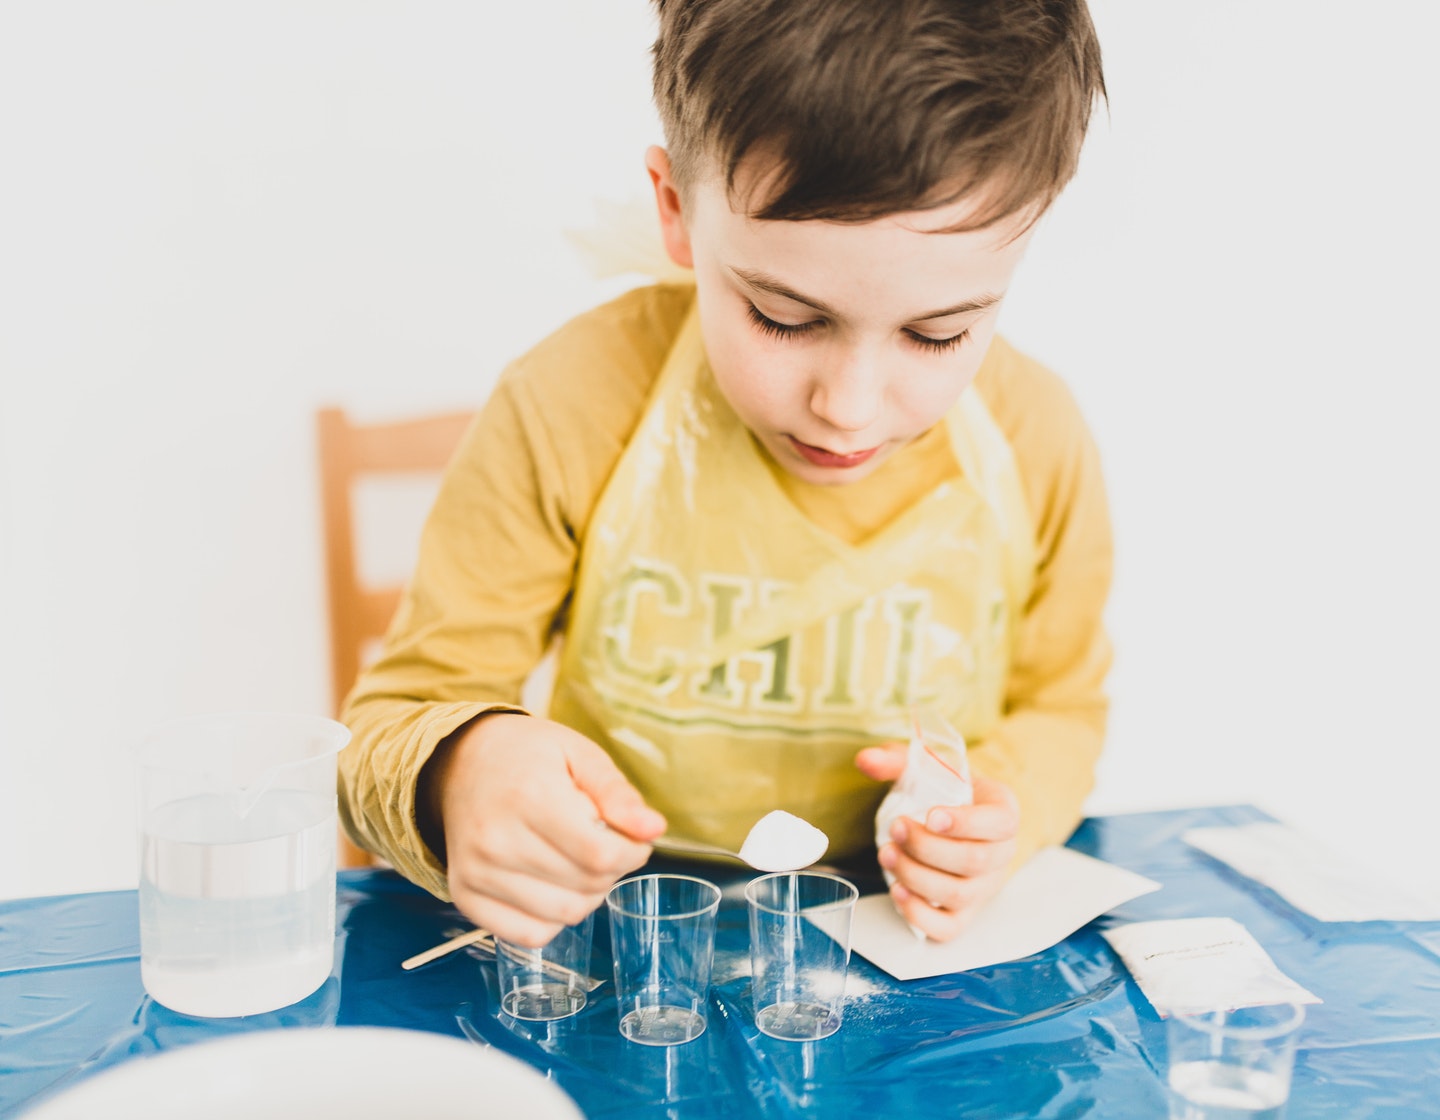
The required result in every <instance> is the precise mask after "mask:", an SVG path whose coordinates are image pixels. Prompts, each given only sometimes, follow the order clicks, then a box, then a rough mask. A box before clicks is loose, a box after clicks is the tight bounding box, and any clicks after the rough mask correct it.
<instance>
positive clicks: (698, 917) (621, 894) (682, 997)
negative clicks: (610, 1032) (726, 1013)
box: [605, 875, 720, 1046]
mask: <svg viewBox="0 0 1440 1120" xmlns="http://www.w3.org/2000/svg"><path fill="white" fill-rule="evenodd" d="M605 905H606V908H607V909H608V910H609V913H610V948H611V952H612V954H613V956H614V959H615V998H616V1002H617V1004H618V1007H619V1012H620V1033H621V1034H622V1035H624V1036H625V1037H626V1038H628V1039H629V1040H630V1041H631V1042H638V1043H641V1044H642V1045H645V1046H674V1045H677V1044H679V1043H682V1042H689V1041H690V1040H691V1039H694V1038H699V1037H700V1035H702V1034H703V1033H704V1032H705V1020H706V1007H707V1005H708V1003H709V998H710V968H711V964H712V963H713V961H714V957H715V915H716V913H717V911H718V910H719V907H720V888H719V887H717V886H716V885H715V884H714V883H709V882H706V881H705V880H704V879H696V878H693V877H691V876H689V875H640V876H636V877H635V878H631V879H624V880H622V881H620V882H619V883H616V884H615V886H614V887H612V888H611V889H610V894H609V895H608V896H607V897H606V899H605Z"/></svg>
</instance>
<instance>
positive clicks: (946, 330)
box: [647, 148, 1031, 485]
mask: <svg viewBox="0 0 1440 1120" xmlns="http://www.w3.org/2000/svg"><path fill="white" fill-rule="evenodd" d="M647 164H648V166H649V169H650V174H651V178H652V179H653V180H654V182H655V187H656V194H657V198H658V200H659V205H660V218H661V226H662V230H663V232H664V235H665V242H666V248H667V249H668V250H669V252H670V256H671V257H672V258H673V259H674V260H675V261H676V263H677V264H681V265H684V266H687V267H692V268H694V270H695V283H696V289H697V296H698V299H699V307H700V322H701V330H702V332H703V334H704V338H705V348H706V352H707V354H708V356H709V359H710V365H711V368H712V369H713V371H714V374H715V380H716V382H717V384H718V385H719V387H720V391H721V392H722V393H724V395H725V398H726V400H728V401H729V402H730V405H731V407H732V408H734V409H735V412H736V414H737V415H738V416H739V417H740V419H741V420H742V421H743V422H744V424H745V425H746V427H748V428H749V429H750V431H751V432H752V433H753V434H754V435H755V437H756V439H758V440H759V441H760V442H761V443H762V444H763V445H764V447H765V449H766V450H767V451H768V452H769V453H770V454H771V455H772V456H773V457H774V458H775V460H776V461H777V462H778V463H779V464H780V465H781V466H782V467H784V469H785V470H787V471H788V472H790V473H791V474H792V475H794V476H796V477H797V478H800V479H803V480H805V481H807V482H813V483H819V484H821V485H840V484H844V483H848V482H854V481H857V480H858V479H861V478H864V477H865V476H866V475H867V474H869V473H870V472H872V471H874V470H875V469H876V468H877V467H878V466H879V465H880V464H881V463H883V462H884V461H885V460H886V459H887V458H888V457H889V456H891V455H893V454H894V453H895V452H896V451H898V450H899V449H900V448H901V447H903V446H904V445H905V444H906V443H908V442H909V441H910V440H912V439H914V438H915V437H916V436H918V435H920V434H921V433H922V432H924V431H925V430H927V429H928V428H930V427H931V426H932V425H933V424H935V423H936V422H937V421H938V420H940V419H941V417H943V416H944V415H945V413H946V412H947V411H949V409H950V407H951V406H952V405H953V404H954V403H955V401H956V400H957V399H958V398H959V396H960V394H961V393H962V392H964V390H965V389H966V387H967V386H968V385H969V384H970V382H971V381H972V380H973V379H974V377H975V373H976V371H977V370H978V369H979V367H980V362H981V359H982V358H983V357H984V356H985V351H986V349H987V348H988V346H989V345H990V339H991V337H992V336H993V335H994V332H995V319H996V315H997V313H998V312H999V307H1000V302H1001V300H1002V299H1003V298H1004V295H1005V292H1006V291H1007V290H1008V288H1009V286H1010V280H1011V277H1012V275H1013V274H1014V272H1015V268H1016V266H1017V265H1018V264H1019V263H1020V258H1021V257H1022V256H1023V255H1024V252H1025V248H1026V246H1027V245H1028V244H1029V240H1030V232H1031V231H1030V229H1029V228H1024V227H1025V226H1026V218H1025V217H1024V216H1020V217H1016V218H1014V219H1011V220H1009V221H1007V222H1003V223H1000V224H999V225H997V226H995V227H993V228H991V229H987V230H982V231H979V232H975V233H932V232H929V231H931V230H937V229H944V228H946V227H949V226H952V225H955V224H957V223H958V222H959V221H961V220H962V219H963V217H964V216H965V215H966V213H967V212H968V211H969V209H970V208H971V207H972V206H973V205H974V204H973V203H970V202H966V201H961V202H959V203H955V204H952V205H949V206H945V207H941V208H938V209H935V210H926V211H917V212H914V213H907V214H897V215H893V216H888V217H884V218H879V219H876V220H875V221H870V222H863V223H840V222H823V221H804V222H762V221H755V220H753V219H751V218H748V217H746V216H745V215H744V214H743V213H737V212H736V211H735V210H733V209H732V208H731V206H730V202H729V200H728V198H727V196H726V191H725V188H724V184H723V182H721V181H719V180H718V179H714V178H709V179H706V180H704V181H702V182H699V183H697V184H695V185H694V186H692V187H691V188H690V189H689V190H688V192H687V194H686V197H685V201H684V202H683V203H682V201H681V196H680V193H679V191H678V190H677V189H676V187H675V185H674V183H673V181H672V180H671V179H670V173H669V161H668V159H667V158H666V156H665V153H664V152H663V151H662V150H661V149H658V148H653V149H651V151H650V153H649V154H648V156H647ZM740 186H741V187H742V188H743V187H744V186H745V184H744V182H742V183H741V184H740ZM739 193H740V195H741V197H744V191H743V189H742V190H741V191H740V192H739ZM1017 234H1018V235H1017Z"/></svg>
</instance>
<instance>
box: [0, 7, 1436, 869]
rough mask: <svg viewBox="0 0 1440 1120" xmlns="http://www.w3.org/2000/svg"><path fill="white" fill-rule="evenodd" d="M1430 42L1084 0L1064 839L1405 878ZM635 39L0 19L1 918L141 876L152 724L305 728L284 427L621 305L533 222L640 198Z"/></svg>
mask: <svg viewBox="0 0 1440 1120" xmlns="http://www.w3.org/2000/svg"><path fill="white" fill-rule="evenodd" d="M1434 11H1435V9H1434V8H1433V7H1432V6H1431V5H1429V4H1426V3H1422V2H1418V0H1415V2H1409V3H1402V2H1400V0H1386V2H1381V3H1378V4H1376V5H1372V6H1370V7H1369V8H1367V9H1366V12H1365V14H1364V16H1363V22H1361V17H1360V16H1357V15H1355V14H1354V13H1355V9H1354V8H1353V7H1351V6H1349V5H1338V4H1317V3H1314V2H1313V0H1312V2H1305V0H1267V2H1264V3H1255V2H1254V0H1243V2H1242V0H1229V2H1226V3H1212V4H1208V5H1199V6H1196V5H1180V4H1173V3H1156V2H1155V0H1096V3H1095V4H1094V13H1095V17H1096V21H1097V23H1098V25H1099V27H1100V31H1101V36H1102V41H1103V44H1104V47H1105V51H1106V62H1107V73H1108V77H1109V82H1110V92H1111V102H1112V104H1111V109H1110V112H1109V115H1108V117H1106V116H1105V115H1103V114H1102V116H1101V117H1100V118H1099V120H1098V121H1097V125H1096V129H1095V134H1094V138H1093V142H1092V143H1091V145H1090V147H1089V149H1088V152H1087V156H1086V160H1085V165H1084V167H1083V169H1082V173H1081V176H1080V178H1079V179H1078V180H1077V182H1076V183H1075V184H1074V186H1073V187H1072V189H1071V190H1070V192H1069V193H1068V194H1067V195H1066V196H1065V198H1064V199H1063V200H1062V201H1061V203H1060V204H1059V205H1058V206H1057V208H1056V210H1055V211H1054V212H1053V214H1052V215H1051V216H1050V217H1049V219H1048V220H1047V222H1046V227H1045V229H1044V230H1043V231H1042V233H1041V236H1040V238H1039V239H1038V240H1037V242H1036V244H1035V247H1034V249H1033V250H1032V255H1031V258H1030V260H1029V261H1028V262H1027V265H1026V267H1025V271H1024V274H1023V276H1022V278H1021V281H1020V283H1019V285H1018V286H1017V289H1016V290H1015V291H1014V293H1013V295H1012V299H1011V301H1010V305H1009V307H1008V309H1007V312H1006V315H1007V323H1006V329H1007V330H1008V333H1009V334H1010V335H1011V337H1012V338H1013V339H1015V340H1016V341H1017V342H1018V343H1020V344H1021V345H1022V346H1023V347H1025V348H1027V349H1029V350H1031V351H1032V352H1033V353H1035V354H1037V355H1038V356H1040V357H1042V358H1043V359H1045V360H1046V361H1048V362H1050V363H1051V364H1052V365H1054V366H1055V367H1056V368H1058V369H1059V370H1060V371H1061V372H1062V373H1064V374H1065V375H1066V376H1067V377H1068V378H1069V379H1070V380H1071V382H1072V384H1073V385H1074V386H1075V389H1076V392H1077V393H1078V395H1079V397H1080V399H1081V401H1082V404H1083V405H1084V407H1085V409H1086V411H1087V414H1088V416H1089V417H1090V420H1091V422H1092V424H1093V426H1094V428H1095V430H1096V432H1097V434H1098V436H1099V438H1100V441H1101V444H1102V448H1103V450H1104V453H1105V459H1106V464H1107V469H1108V473H1109V478H1110V484H1111V488H1112V499H1113V505H1114V513H1115V520H1116V528H1117V539H1118V544H1119V547H1120V561H1119V573H1118V586H1117V590H1116V593H1115V598H1114V603H1113V609H1112V613H1111V619H1112V623H1113V629H1114V632H1115V636H1116V640H1117V643H1118V645H1119V649H1120V656H1119V661H1118V663H1117V667H1116V671H1115V676H1114V689H1113V691H1114V696H1115V701H1116V705H1115V715H1114V723H1113V735H1112V739H1111V745H1110V748H1109V754H1108V757H1107V758H1106V760H1105V763H1104V767H1103V770H1102V775H1101V783H1100V788H1099V790H1098V791H1097V793H1096V795H1095V797H1094V800H1093V803H1092V804H1093V808H1094V809H1095V810H1097V811H1114V810H1124V809H1131V808H1141V807H1153V806H1165V805H1175V804H1193V803H1197V802H1221V801H1223V802H1233V801H1258V802H1261V803H1263V804H1265V805H1267V806H1268V807H1270V808H1272V809H1273V810H1275V811H1277V812H1280V813H1281V814H1283V815H1285V816H1287V817H1290V818H1291V819H1294V820H1296V821H1297V822H1299V823H1302V824H1305V825H1307V826H1310V827H1313V828H1316V829H1320V830H1324V831H1326V832H1328V833H1330V834H1332V835H1336V836H1339V837H1341V838H1343V840H1344V841H1345V842H1346V844H1347V845H1353V846H1355V847H1357V848H1359V849H1360V850H1362V851H1375V852H1379V853H1381V854H1382V858H1391V859H1395V860H1397V861H1399V863H1400V864H1401V866H1402V867H1406V868H1409V869H1410V870H1412V871H1413V872H1415V873H1416V874H1420V875H1423V876H1426V877H1428V879H1429V880H1430V881H1431V882H1432V883H1440V877H1437V873H1436V872H1435V870H1434V868H1433V866H1432V863H1433V860H1432V857H1433V855H1434V853H1435V847H1436V845H1435V839H1434V837H1435V833H1434V831H1433V829H1432V828H1431V827H1430V825H1429V824H1428V820H1426V819H1425V818H1429V817H1430V816H1431V815H1432V813H1433V810H1432V805H1433V802H1434V800H1435V796H1436V787H1437V784H1440V783H1437V778H1440V765H1437V763H1436V761H1435V758H1436V749H1437V747H1440V733H1437V731H1436V722H1435V704H1434V701H1433V699H1432V698H1433V697H1434V696H1435V694H1436V688H1435V684H1434V682H1435V680H1436V678H1437V675H1440V674H1437V669H1440V660H1437V654H1436V649H1435V644H1434V636H1435V634H1436V631H1437V623H1440V610H1437V592H1436V589H1435V582H1434V581H1435V575H1436V572H1437V568H1440V563H1437V562H1440V552H1437V543H1436V539H1437V533H1436V532H1435V529H1434V522H1435V514H1434V509H1435V505H1436V503H1435V499H1434V497H1433V496H1432V490H1433V488H1434V484H1435V482H1436V481H1437V479H1440V454H1437V450H1436V447H1437V440H1436V439H1435V437H1434V434H1433V426H1434V420H1433V416H1434V406H1435V404H1436V403H1437V396H1440V395H1437V392H1436V388H1435V385H1436V375H1437V372H1440V371H1437V361H1436V358H1435V353H1434V350H1433V349H1432V347H1431V346H1430V345H1429V342H1430V339H1429V331H1428V330H1426V329H1425V328H1427V327H1428V326H1429V325H1430V324H1431V323H1433V322H1434V319H1435V313H1434V307H1435V305H1436V297H1437V294H1440V293H1437V285H1436V283H1435V280H1434V265H1433V262H1434V259H1435V256H1436V250H1437V248H1440V245H1437V242H1440V238H1437V230H1436V217H1435V208H1434V203H1433V199H1434V197H1435V195H1436V188H1437V184H1436V181H1435V171H1434V168H1433V160H1432V159H1431V151H1430V150H1431V149H1433V123H1434V110H1435V107H1436V104H1437V98H1436V83H1435V79H1434V77H1433V74H1434V72H1435V70H1434V67H1433V65H1432V60H1431V59H1430V57H1429V56H1428V54H1427V53H1426V52H1427V50H1428V47H1427V44H1428V43H1430V42H1433V41H1434V38H1435V33H1436V31H1437V30H1440V26H1437V25H1440V21H1437V18H1436V15H1435V14H1434ZM502 13H503V14H502ZM1422 25H1423V26H1422ZM651 36H652V28H651V17H650V14H649V11H648V8H647V6H646V5H645V4H644V3H642V0H564V2H561V0H553V2H551V3H549V4H544V5H538V4H537V5H525V4H506V5H503V6H502V5H499V4H493V5H492V4H488V3H487V4H475V3H461V2H444V3H441V2H437V3H428V4H400V3H390V4H380V3H366V4H352V3H342V2H339V0H331V2H325V3H321V2H312V3H300V4H297V3H278V2H269V3H245V4H241V3H215V4H205V5H185V4H179V3H171V4H161V3H141V2H138V0H127V2H124V3H91V4H76V3H55V4H40V3H29V4H24V3H20V4H8V5H5V6H4V7H0V596H3V598H0V634H3V638H0V658H3V660H0V897H6V896H15V895H27V894H41V893H54V892H68V891H77V890H87V889H96V888H107V887H119V886H126V885H130V884H132V883H133V881H134V871H133V866H132V865H133V854H134V848H133V840H132V836H133V810H132V796H131V784H130V783H131V771H130V760H129V757H128V755H127V753H126V748H127V745H128V744H129V743H131V742H132V741H133V740H134V739H135V738H136V736H138V735H139V734H140V733H142V732H143V731H144V730H145V729H146V728H148V727H150V726H152V725H153V724H155V723H157V722H159V721H162V720H164V719H168V718H170V717H172V716H176V715H183V714H189V713H193V712H200V711H207V710H217V709H233V708H276V709H291V710H305V711H315V712H322V713H323V712H325V711H326V710H327V708H328V703H329V701H328V695H327V678H326V647H325V632H324V610H323V601H322V580H321V567H320V551H319V542H320V532H319V527H318V523H317V513H318V504H317V496H316V486H315V479H314V473H313V458H314V448H313V442H312V431H311V423H312V412H313V410H314V408H315V407H316V406H318V405H320V404H324V403H340V404H343V405H345V406H346V407H347V408H349V409H351V410H353V411H354V412H355V413H357V414H359V415H361V416H363V417H371V416H373V417H381V416H391V415H396V414H405V413H414V412H422V411H426V410H430V409H434V408H442V407H444V408H450V407H469V406H473V405H475V404H478V403H479V402H480V401H481V400H482V399H483V398H484V396H485V394H486V392H487V391H488V389H489V386H490V385H491V384H492V382H493V379H494V377H495V375H496V373H497V372H498V370H499V368H500V366H501V365H502V364H503V363H504V362H505V361H506V360H507V359H508V358H510V357H512V356H514V355H515V354H517V353H519V352H520V351H521V350H523V349H524V348H525V347H526V346H527V345H528V344H529V343H530V342H532V341H533V340H535V339H536V338H538V337H539V336H540V335H542V334H543V333H544V332H545V331H546V330H548V329H549V328H550V327H552V326H553V325H555V324H557V323H559V322H560V321H562V320H563V319H565V318H566V317H567V316H569V315H571V314H573V313H574V312H576V311H578V310H580V309H581V308H583V307H585V306H587V305H589V304H591V303H593V302H595V301H596V300H597V299H599V298H601V297H602V296H604V295H607V294H609V293H610V292H612V291H613V290H614V286H613V284H611V285H608V286H607V285H601V284H598V283H596V282H595V281H593V280H591V279H590V278H589V277H588V276H587V275H586V273H585V271H584V269H583V268H582V267H581V265H580V264H579V263H578V262H577V259H576V258H575V256H574V254H573V253H572V251H571V250H570V248H569V247H568V245H567V243H566V241H565V239H564V237H563V233H562V231H563V229H565V228H566V227H576V226H584V225H586V224H588V223H589V222H590V221H591V220H592V217H593V209H592V206H593V201H594V200H595V199H597V198H599V199H615V200H623V199H626V198H629V197H632V196H635V195H639V194H641V193H642V192H643V191H644V189H645V180H644V173H643V170H642V167H641V162H640V160H641V154H642V152H643V149H644V147H645V145H646V144H647V143H649V142H651V141H653V140H654V139H656V138H658V127H657V125H656V124H655V120H654V114H653V110H652V109H651V108H650V105H649V101H648V72H647V50H648V46H649V42H650V39H651ZM387 502H388V499H377V508H391V505H393V504H394V503H390V504H387ZM401 504H402V505H403V503H401ZM414 528H415V523H414V517H413V516H412V515H404V516H402V515H401V514H399V513H396V514H395V521H394V527H393V528H392V529H391V530H390V532H389V533H388V534H382V535H381V536H380V537H379V538H378V539H379V540H380V541H381V542H382V543H383V544H385V545H386V546H387V547H388V548H389V549H390V550H391V552H392V553H393V555H391V556H390V557H389V558H388V559H387V560H383V561H382V562H383V563H386V564H388V565H390V566H392V567H393V566H395V565H397V564H398V565H400V566H403V564H404V558H405V557H406V556H407V555H408V548H409V545H410V540H411V538H412V537H413V532H414ZM397 557H398V559H397ZM1421 845H1425V846H1427V848H1428V851H1426V852H1422V851H1420V850H1418V848H1419V846H1421Z"/></svg>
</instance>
